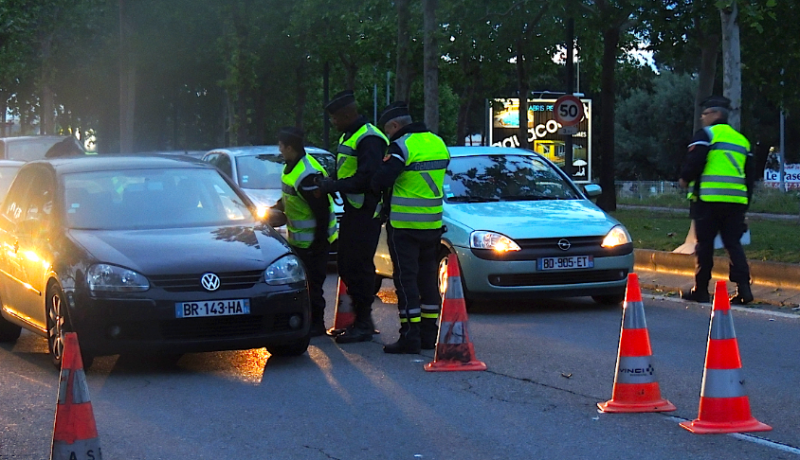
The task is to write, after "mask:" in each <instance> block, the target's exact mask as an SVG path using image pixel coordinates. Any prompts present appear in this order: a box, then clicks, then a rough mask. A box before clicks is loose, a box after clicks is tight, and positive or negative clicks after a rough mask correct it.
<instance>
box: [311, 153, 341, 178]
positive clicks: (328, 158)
mask: <svg viewBox="0 0 800 460" xmlns="http://www.w3.org/2000/svg"><path fill="white" fill-rule="evenodd" d="M311 156H313V157H314V159H315V160H317V162H318V163H319V164H320V165H321V166H322V167H323V168H325V171H327V172H328V176H330V177H336V157H334V156H333V155H332V154H330V153H312V154H311Z"/></svg>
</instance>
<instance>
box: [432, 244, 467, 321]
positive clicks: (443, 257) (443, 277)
mask: <svg viewBox="0 0 800 460" xmlns="http://www.w3.org/2000/svg"><path fill="white" fill-rule="evenodd" d="M449 255H450V251H448V250H447V249H442V252H440V253H439V293H440V294H441V295H442V298H443V299H444V295H445V293H446V291H447V265H448V263H449V260H450V258H449V257H448V256H449ZM461 290H462V291H463V292H464V305H466V307H467V309H468V310H469V308H470V306H472V303H473V302H472V301H470V300H469V299H468V297H469V295H468V293H467V287H466V286H464V279H463V277H462V279H461Z"/></svg>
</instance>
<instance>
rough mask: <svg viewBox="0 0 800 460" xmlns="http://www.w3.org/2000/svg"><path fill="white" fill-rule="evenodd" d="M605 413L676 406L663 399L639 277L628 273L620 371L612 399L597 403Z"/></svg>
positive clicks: (652, 410) (620, 340)
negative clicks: (654, 363) (654, 364)
mask: <svg viewBox="0 0 800 460" xmlns="http://www.w3.org/2000/svg"><path fill="white" fill-rule="evenodd" d="M597 407H598V408H600V410H601V411H603V412H669V411H673V410H675V406H674V405H673V404H672V403H671V402H669V401H667V400H666V399H662V398H661V388H660V387H659V385H658V380H657V379H656V372H655V367H654V366H653V351H652V349H651V348H650V334H649V333H648V331H647V321H646V320H645V316H644V304H643V303H642V293H641V290H640V289H639V277H638V276H637V275H636V273H630V274H628V286H627V288H626V290H625V304H624V305H623V310H622V331H621V332H620V335H619V351H618V352H617V371H616V375H615V377H614V390H613V392H612V394H611V399H610V400H608V401H606V402H604V403H597Z"/></svg>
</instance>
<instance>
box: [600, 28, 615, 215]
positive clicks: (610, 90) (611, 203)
mask: <svg viewBox="0 0 800 460" xmlns="http://www.w3.org/2000/svg"><path fill="white" fill-rule="evenodd" d="M618 44H619V27H617V26H614V27H610V28H608V29H605V30H604V31H603V71H602V76H601V82H600V87H601V96H600V109H601V110H600V149H599V150H600V158H599V159H600V186H601V187H602V188H603V193H602V194H601V195H600V196H599V197H598V199H597V205H598V206H600V208H602V209H603V210H604V211H615V210H616V209H617V196H616V190H615V187H614V110H615V104H616V96H615V94H614V68H615V66H616V63H617V45H618Z"/></svg>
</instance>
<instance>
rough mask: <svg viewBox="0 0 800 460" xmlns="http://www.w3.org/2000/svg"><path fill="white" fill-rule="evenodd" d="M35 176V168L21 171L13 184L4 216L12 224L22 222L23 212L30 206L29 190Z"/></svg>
mask: <svg viewBox="0 0 800 460" xmlns="http://www.w3.org/2000/svg"><path fill="white" fill-rule="evenodd" d="M35 176H36V171H35V170H34V168H28V169H25V170H22V171H20V172H19V175H18V177H17V179H16V180H15V181H14V182H13V183H12V184H11V188H10V189H9V190H8V194H7V195H6V199H5V201H4V202H3V215H4V216H5V217H6V218H7V219H8V220H10V221H11V222H14V223H19V222H20V221H21V220H22V218H23V211H24V210H25V207H26V206H27V204H28V203H27V193H28V189H29V188H30V187H31V182H32V181H33V179H34V177H35Z"/></svg>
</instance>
